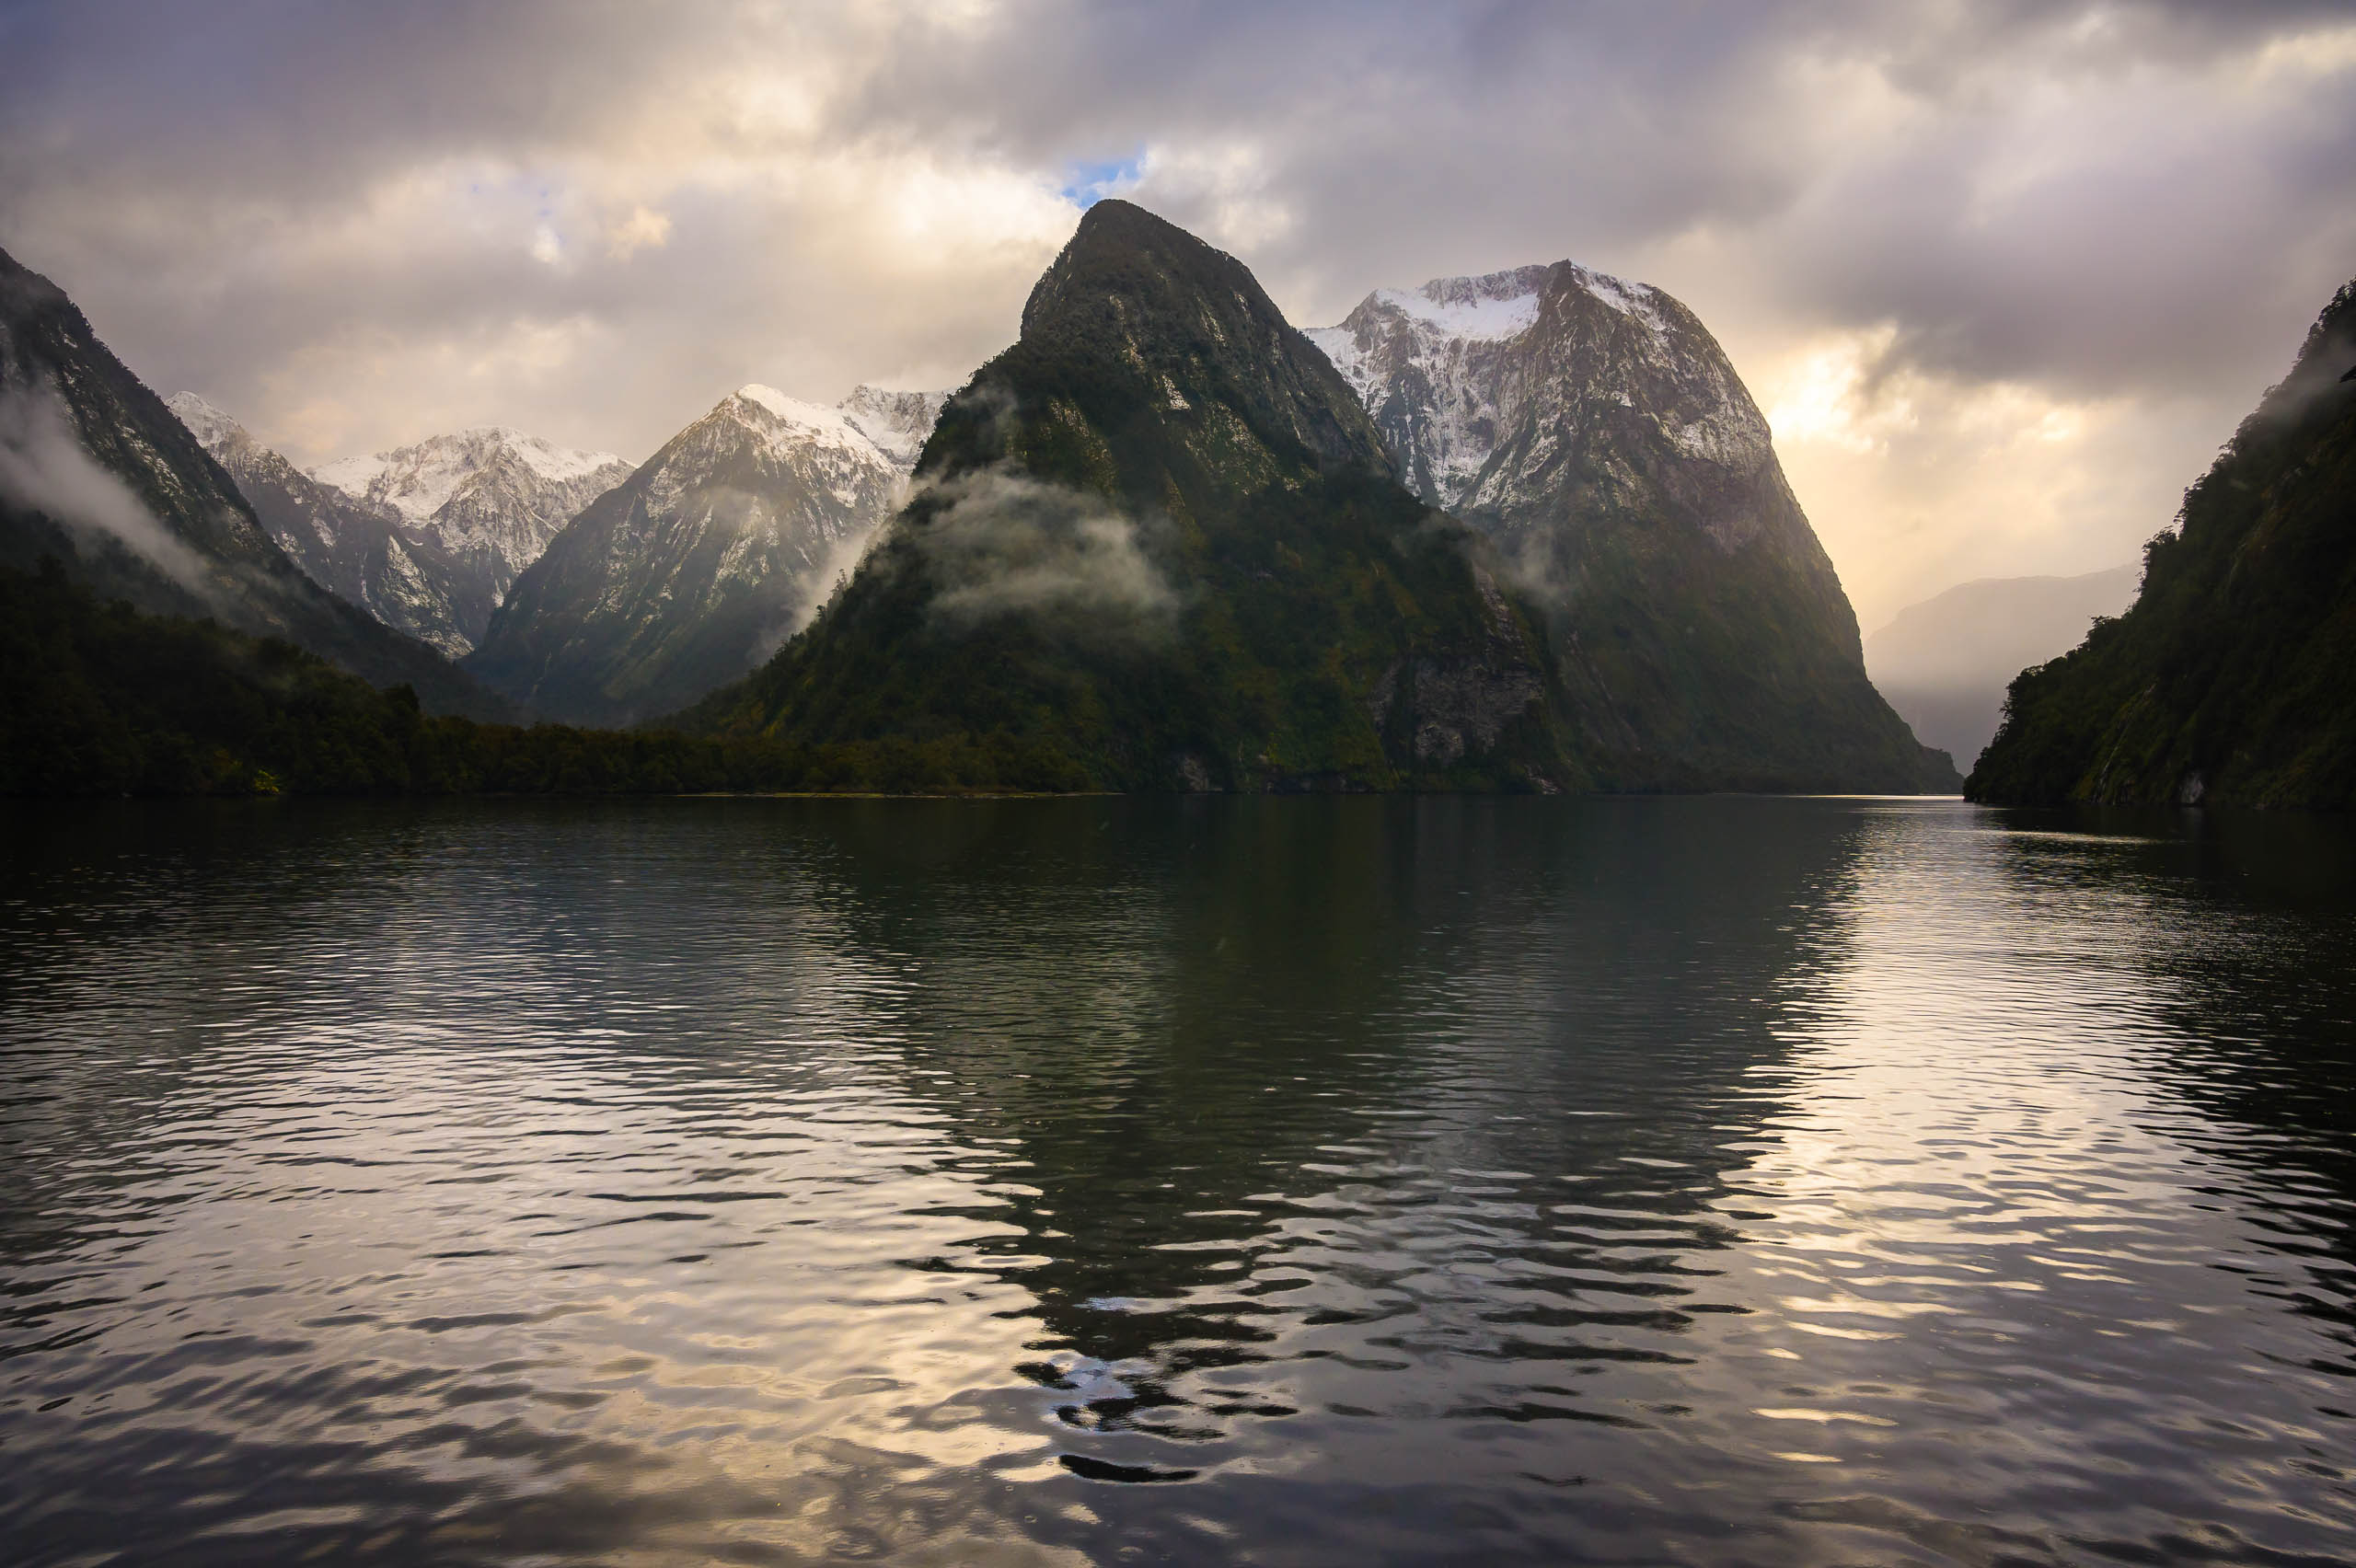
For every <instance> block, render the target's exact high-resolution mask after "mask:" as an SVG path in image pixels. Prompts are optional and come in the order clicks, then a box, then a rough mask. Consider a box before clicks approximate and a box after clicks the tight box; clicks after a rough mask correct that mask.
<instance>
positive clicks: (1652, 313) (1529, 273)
mask: <svg viewBox="0 0 2356 1568" xmlns="http://www.w3.org/2000/svg"><path fill="white" fill-rule="evenodd" d="M917 477H918V484H919V489H918V494H917V497H916V500H915V502H913V504H912V505H911V506H910V507H909V508H908V510H907V512H905V513H902V514H901V515H900V516H899V517H898V518H897V519H896V520H895V522H894V523H893V524H892V525H891V526H890V528H889V529H888V531H887V532H886V534H885V535H884V536H883V539H882V541H881V542H880V544H879V545H878V547H877V548H876V549H875V551H874V552H873V553H872V554H871V555H870V556H869V558H868V559H867V562H866V563H865V564H864V565H862V567H861V568H860V571H859V573H858V575H857V576H856V577H854V578H853V579H852V581H851V582H850V584H849V589H848V591H847V592H846V593H845V594H843V596H842V597H841V599H840V600H839V602H838V603H837V604H836V605H833V606H831V607H830V608H829V609H828V611H827V612H826V615H825V616H824V617H822V619H821V620H820V621H819V622H818V623H817V624H816V625H815V626H814V627H813V628H812V629H811V630H810V632H809V633H807V634H806V635H805V636H804V637H803V638H802V639H800V640H797V641H795V642H794V643H792V644H791V645H790V646H789V647H788V648H787V649H786V650H785V651H783V652H782V653H781V654H780V656H779V658H778V659H777V660H776V661H775V662H774V663H771V664H770V665H768V667H766V668H764V669H763V670H762V671H761V672H760V673H759V674H757V675H756V676H755V677H754V678H753V679H752V680H751V681H749V682H748V683H746V684H745V686H742V687H740V688H735V689H733V690H731V691H727V692H722V693H721V694H719V695H718V696H716V697H714V698H711V699H710V700H709V701H708V702H706V703H705V704H703V705H702V706H700V707H699V709H696V710H694V712H693V713H692V714H691V715H690V716H689V717H690V721H691V722H695V723H699V724H703V725H707V726H710V727H713V728H715V729H717V730H718V731H720V732H723V733H726V732H740V733H741V732H760V733H769V734H775V735H779V736H780V737H784V738H788V739H791V740H792V741H794V742H795V743H797V744H805V745H809V746H813V747H816V748H820V749H822V750H825V749H826V748H833V749H835V750H836V751H837V752H838V753H840V754H842V755H846V756H853V755H855V756H857V757H859V758H860V759H862V760H861V763H860V766H867V767H881V768H883V769H884V770H886V771H891V770H894V769H901V770H905V771H906V773H907V776H908V777H909V778H912V779H919V780H920V779H927V778H930V779H932V780H934V781H936V782H944V783H946V782H959V781H964V782H984V781H989V780H993V779H995V780H996V781H999V782H1015V781H1020V780H1030V781H1034V782H1037V781H1044V780H1058V781H1060V782H1061V783H1062V784H1063V785H1064V786H1066V787H1068V786H1073V785H1087V786H1091V787H1096V788H1116V789H1128V790H1138V789H1170V788H1185V789H1230V790H1286V789H1348V788H1367V789H1395V788H1401V787H1413V788H1483V789H1510V788H1522V789H1537V790H1555V789H1594V788H1607V789H1695V788H1777V789H1794V788H1800V789H1856V790H1923V789H1939V788H1952V787H1953V786H1954V784H1955V783H1956V782H1957V778H1956V775H1955V773H1954V771H1953V769H1952V767H1950V766H1948V764H1947V763H1946V759H1945V758H1943V757H1941V756H1939V755H1937V754H1934V753H1930V752H1927V751H1925V750H1924V749H1923V747H1921V746H1920V745H1918V744H1916V743H1915V742H1914V740H1913V738H1912V737H1911V735H1910V734H1909V733H1908V732H1907V730H1906V727H1905V725H1904V724H1903V722H1901V721H1900V720H1899V719H1898V718H1897V716H1896V715H1895V714H1893V713H1891V712H1890V710H1889V709H1888V705H1887V704H1885V703H1883V702H1882V700H1881V698H1879V697H1878V696H1877V694H1876V693H1875V692H1874V690H1873V687H1872V686H1871V685H1870V683H1869V682H1868V681H1867V680H1866V678H1865V670H1864V666H1863V663H1862V660H1861V656H1860V652H1859V648H1858V640H1857V633H1856V623H1855V619H1854V616H1853V615H1852V614H1851V613H1850V611H1849V607H1848V604H1847V601H1846V599H1845V597H1843V595H1842V593H1841V590H1840V584H1839V582H1838V581H1837V579H1835V578H1834V576H1833V574H1832V571H1831V564H1830V563H1829V562H1828V561H1827V560H1826V559H1825V558H1824V555H1823V552H1822V550H1821V549H1820V548H1819V547H1818V545H1817V542H1816V539H1815V536H1814V535H1813V533H1812V532H1811V531H1810V530H1809V529H1808V526H1807V520H1806V519H1805V518H1804V517H1802V516H1801V515H1800V513H1799V509H1798V507H1797V505H1796V502H1793V501H1792V499H1791V496H1790V492H1789V490H1788V488H1787V487H1786V486H1785V485H1784V480H1783V477H1782V474H1781V471H1780V469H1779V468H1778V467H1776V465H1775V462H1774V457H1773V450H1772V448H1771V446H1770V444H1769V442H1768V437H1767V431H1766V425H1765V421H1763V420H1761V418H1760V416H1759V414H1758V411H1757V409H1755V408H1754V407H1753V406H1752V405H1751V403H1750V398H1749V396H1748V395H1747V394H1746V393H1745V392H1744V391H1743V390H1742V387H1741V384H1740V382H1739V381H1738V379H1737V378H1736V377H1735V375H1734V373H1733V371H1732V369H1731V367H1730V366H1728V365H1727V363H1726V362H1725V357H1724V355H1723V354H1722V353H1721V352H1719V351H1718V349H1717V346H1716V344H1715V342H1714V341H1712V340H1710V339H1709V337H1708V334H1707V333H1706V332H1704V331H1703V329H1701V327H1700V324H1699V323H1698V322H1696V321H1694V320H1693V319H1692V316H1691V313H1690V312H1687V311H1686V310H1685V309H1684V308H1683V307H1682V306H1679V305H1678V304H1677V303H1676V302H1675V301H1673V300H1670V299H1669V298H1668V297H1667V296H1666V295H1661V294H1657V293H1655V292H1654V291H1651V290H1647V289H1644V288H1642V287H1641V286H1638V285H1629V284H1623V283H1619V282H1616V281H1614V280H1611V279H1608V278H1604V277H1602V276H1601V275H1600V274H1597V273H1592V272H1588V271H1586V270H1584V269H1581V268H1578V267H1576V266H1573V265H1571V264H1570V263H1561V264H1558V265H1555V266H1553V267H1537V268H1525V269H1522V270H1520V271H1515V272H1507V273H1497V274H1492V275H1490V276H1487V277H1483V278H1472V279H1450V280H1443V281H1440V282H1435V283H1432V284H1428V285H1426V287H1425V288H1424V289H1422V290H1419V291H1415V292H1413V293H1402V292H1399V291H1380V292H1378V293H1377V294H1374V295H1372V296H1370V297H1369V299H1368V300H1367V301H1366V302H1365V303H1364V304H1363V305H1361V306H1359V307H1358V309H1357V310H1356V311H1354V312H1353V313H1352V314H1351V316H1350V317H1349V318H1348V319H1347V320H1345V322H1344V323H1343V325H1342V326H1341V327H1339V328H1336V329H1328V330H1326V331H1322V332H1319V333H1315V334H1303V333H1300V332H1298V331H1296V330H1294V329H1292V328H1291V327H1290V326H1289V325H1288V324H1287V323H1286V322H1285V320H1284V318H1283V317H1282V316H1281V315H1280V314H1279V313H1278V312H1277V310H1276V306H1274V305H1273V304H1272V303H1271V302H1270V301H1269V300H1268V298H1267V296H1266V294H1265V293H1264V292H1263V291H1262V290H1261V289H1260V287H1259V285H1258V283H1257V282H1255V281H1254V280H1253V277H1252V275H1251V273H1250V272H1249V271H1247V270H1246V269H1245V268H1243V266H1242V264H1241V263H1239V262H1237V261H1236V260H1235V259H1233V258H1231V257H1229V256H1225V255H1223V254H1221V253H1219V252H1218V251H1216V250H1213V249H1211V248H1209V247H1207V246H1206V245H1204V244H1202V243H1201V242H1200V241H1199V240H1196V239H1195V238H1194V237H1193V236H1189V235H1187V234H1185V233H1184V231H1182V230H1180V229H1177V228H1175V227H1173V226H1172V225H1169V224H1167V223H1164V222H1162V221H1161V219H1158V218H1155V217H1153V216H1152V215H1150V214H1149V213H1145V212H1143V211H1142V210H1141V209H1138V208H1137V207H1134V206H1132V205H1130V204H1128V203H1126V202H1118V201H1107V202H1100V203H1098V204H1097V205H1095V206H1094V207H1091V209H1090V211H1089V213H1088V214H1087V215H1086V216H1085V217H1084V218H1083V219H1082V220H1081V223H1080V230H1079V233H1078V234H1077V235H1076V236H1074V237H1073V239H1072V241H1071V243H1070V245H1068V247H1067V248H1065V250H1064V252H1063V254H1062V255H1061V256H1059V257H1058V258H1057V261H1056V263H1055V265H1054V266H1053V267H1052V268H1050V269H1049V270H1048V271H1047V273H1046V275H1045V277H1044V278H1042V279H1041V280H1040V282H1039V284H1038V286H1037V287H1036V288H1035V289H1034V291H1033V293H1032V295H1031V299H1030V302H1029V303H1028V304H1027V305H1026V306H1025V307H1024V310H1023V319H1022V339H1021V340H1020V341H1019V342H1018V343H1017V344H1016V345H1015V347H1014V348H1012V349H1011V350H1009V351H1008V352H1006V353H1005V354H1003V355H1001V356H999V358H998V359H996V360H994V361H992V362H991V363H989V364H987V365H986V366H984V367H983V369H982V370H981V371H980V372H979V373H977V375H976V377H975V379H974V381H973V382H972V383H971V384H970V385H969V386H967V387H966V388H965V389H964V391H963V392H961V393H960V394H959V396H958V397H957V398H955V399H953V401H952V402H951V403H950V405H949V407H948V408H947V409H946V410H945V411H944V412H943V414H942V416H941V423H940V425H939V427H938V428H937V429H936V431H935V432H934V434H933V436H932V439H931V441H930V444H928V446H927V447H926V449H925V453H924V457H923V461H922V463H921V464H920V466H919V467H918V476H917ZM1442 508H1446V509H1449V510H1452V511H1453V512H1454V513H1456V514H1457V518H1461V519H1462V521H1458V520H1457V518H1451V517H1450V516H1449V515H1447V514H1445V513H1444V512H1443V511H1442V510H1441V509H1442ZM1468 525H1470V526H1468Z"/></svg>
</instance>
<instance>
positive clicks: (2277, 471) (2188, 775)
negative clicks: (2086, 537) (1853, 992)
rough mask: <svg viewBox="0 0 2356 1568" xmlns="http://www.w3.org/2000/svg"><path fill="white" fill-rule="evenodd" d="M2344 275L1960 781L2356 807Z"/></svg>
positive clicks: (2011, 792) (2124, 796)
mask: <svg viewBox="0 0 2356 1568" xmlns="http://www.w3.org/2000/svg"><path fill="white" fill-rule="evenodd" d="M2350 672H2356V282H2350V284H2348V285H2347V286H2346V287H2344V288H2342V289H2341V290H2340V291H2339V294H2338V295H2337V296H2335V297H2334V298H2333V300H2332V302H2331V303H2330V305H2328V306H2326V307H2325V309H2324V312H2323V315H2322V316H2321V317H2319V318H2318V319H2317V320H2316V324H2315V328H2314V329H2313V330H2312V331H2310V332H2309V333H2308V334H2307V338H2306V341H2305V342H2304V344H2303V345H2302V346H2301V348H2300V351H2299V354H2298V358H2297V360H2296V362H2295V363H2293V364H2292V368H2291V374H2290V375H2288V376H2286V377H2284V378H2283V380H2282V382H2281V385H2279V386H2275V387H2274V388H2273V389H2272V390H2271V391H2269V392H2268V393H2267V395H2266V397H2265V398H2264V399H2263V400H2262V401H2261V402H2260V403H2259V404H2258V409H2257V410H2256V411H2255V412H2253V413H2252V414H2251V415H2250V416H2249V418H2247V419H2246V420H2244V421H2242V424H2241V428H2240V429H2238V430H2236V431H2235V432H2234V438H2233V440H2232V441H2230V442H2228V443H2227V444H2226V446H2225V449H2224V451H2223V453H2222V454H2221V455H2219V456H2218V458H2217V461H2216V463H2215V464H2214V465H2213V466H2212V467H2211V468H2210V470H2209V471H2208V473H2206V474H2204V475H2203V476H2201V478H2200V479H2199V480H2198V481H2197V482H2195V483H2194V485H2193V486H2192V488H2191V489H2190V490H2187V491H2186V492H2185V497H2184V511H2183V513H2182V514H2181V518H2180V526H2179V527H2177V529H2174V530H2171V531H2168V532H2164V533H2162V534H2161V535H2159V536H2157V537H2155V538H2154V539H2153V541H2152V542H2151V544H2150V545H2149V546H2148V547H2146V549H2145V553H2144V560H2143V582H2142V591H2141V593H2140V594H2138V595H2137V597H2136V600H2135V603H2134V605H2132V606H2131V608H2130V609H2129V610H2128V611H2127V613H2126V614H2125V615H2123V616H2121V617H2119V618H2118V619H2116V620H2104V621H2098V622H2096V625H2095V628H2094V629H2093V631H2092V632H2090V633H2089V634H2088V635H2087V637H2086V640H2085V641H2084V642H2083V643H2081V644H2080V645H2079V646H2078V647H2077V648H2076V649H2074V650H2073V651H2071V652H2069V653H2067V654H2065V655H2063V656H2062V657H2061V658H2059V659H2055V660H2053V661H2052V662H2051V663H2046V664H2042V665H2040V666H2038V668H2035V669H2032V670H2027V671H2024V672H2023V673H2022V674H2021V675H2020V676H2019V677H2018V678H2017V679H2015V681H2014V682H2013V685H2012V690H2011V694H2010V696H2009V698H2008V699H2007V702H2006V705H2005V712H2004V726H2003V728H2002V729H2000V730H1999V731H1997V732H1996V738H1995V739H1994V740H1993V741H1992V742H1991V743H1990V744H1989V746H1988V749H1987V750H1986V751H1985V752H1983V753H1981V756H1980V761H1979V764H1978V766H1977V767H1974V768H1973V769H1972V773H1971V778H1970V779H1969V781H1968V783H1967V784H1966V785H1965V793H1967V794H1969V796H1970V797H1971V798H1972V799H1974V800H1981V801H2002V802H2007V803H2021V804H2050V803H2056V802H2060V801H2104V802H2116V803H2144V804H2177V805H2187V806H2190V805H2219V804H2240V805H2255V806H2300V807H2316V808H2327V809H2330V810H2335V811H2346V810H2348V809H2350V808H2351V807H2356V678H2351V674H2350Z"/></svg>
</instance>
